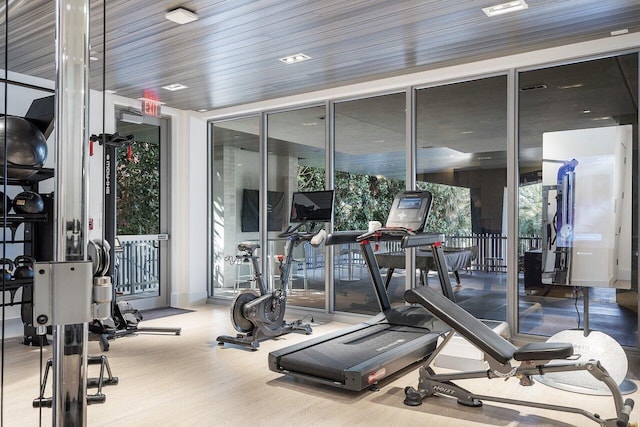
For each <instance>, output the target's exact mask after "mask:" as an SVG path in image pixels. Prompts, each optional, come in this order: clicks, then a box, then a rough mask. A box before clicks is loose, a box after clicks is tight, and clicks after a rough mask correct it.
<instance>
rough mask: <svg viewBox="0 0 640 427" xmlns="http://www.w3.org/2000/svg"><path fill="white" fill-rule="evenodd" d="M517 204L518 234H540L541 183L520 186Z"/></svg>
mask: <svg viewBox="0 0 640 427" xmlns="http://www.w3.org/2000/svg"><path fill="white" fill-rule="evenodd" d="M518 204H519V208H520V209H519V211H518V231H519V233H520V236H540V235H541V234H542V184H541V183H537V184H530V185H523V186H520V192H519V195H518Z"/></svg>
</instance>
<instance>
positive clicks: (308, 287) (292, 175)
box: [266, 106, 326, 309]
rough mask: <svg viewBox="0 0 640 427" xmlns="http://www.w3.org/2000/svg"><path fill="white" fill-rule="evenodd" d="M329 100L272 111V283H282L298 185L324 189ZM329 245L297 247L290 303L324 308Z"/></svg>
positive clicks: (268, 253)
mask: <svg viewBox="0 0 640 427" xmlns="http://www.w3.org/2000/svg"><path fill="white" fill-rule="evenodd" d="M325 116H326V112H325V108H324V106H318V107H310V108H302V109H299V110H292V111H285V112H281V113H272V114H269V115H268V140H267V152H268V158H267V162H268V163H267V170H268V172H267V174H268V180H267V182H268V190H269V195H270V196H271V197H272V200H271V201H270V203H269V204H268V217H267V221H268V222H269V224H271V225H272V226H271V227H269V234H268V240H269V243H268V247H267V251H266V256H267V257H268V258H269V260H270V262H269V263H268V268H269V271H268V279H269V284H270V286H271V287H274V286H275V287H278V286H280V269H281V265H280V264H281V256H282V255H284V254H285V253H286V251H285V244H286V243H287V239H286V238H280V237H278V234H279V233H281V232H283V231H284V230H285V229H286V228H287V226H288V225H289V219H290V212H289V209H290V207H291V206H292V196H293V193H294V192H297V191H319V190H324V189H325ZM324 253H325V251H324V245H320V246H319V247H313V246H312V245H311V244H309V242H302V243H300V244H299V245H298V246H296V247H295V248H294V251H293V263H292V265H291V269H290V274H289V282H288V288H289V292H288V294H287V303H288V304H289V305H297V306H303V307H314V308H321V309H324V307H325V269H324Z"/></svg>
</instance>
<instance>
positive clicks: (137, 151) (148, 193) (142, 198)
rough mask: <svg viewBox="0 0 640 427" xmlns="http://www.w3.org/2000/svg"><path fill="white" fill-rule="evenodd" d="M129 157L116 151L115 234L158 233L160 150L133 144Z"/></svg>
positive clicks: (149, 145) (151, 146) (142, 144)
mask: <svg viewBox="0 0 640 427" xmlns="http://www.w3.org/2000/svg"><path fill="white" fill-rule="evenodd" d="M132 154H133V155H132V157H131V159H130V160H129V159H127V150H126V149H122V150H119V151H118V164H117V168H116V179H117V184H118V185H117V192H116V206H117V215H116V216H117V233H118V234H123V235H126V234H133V235H135V234H157V233H158V232H159V231H160V209H159V207H160V175H159V160H160V147H159V146H158V144H151V143H147V142H135V143H134V144H133V147H132Z"/></svg>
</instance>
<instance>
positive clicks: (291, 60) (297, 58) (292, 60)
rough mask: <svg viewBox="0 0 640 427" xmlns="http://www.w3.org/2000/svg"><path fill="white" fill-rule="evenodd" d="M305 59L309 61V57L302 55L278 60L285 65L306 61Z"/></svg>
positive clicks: (297, 54) (298, 54)
mask: <svg viewBox="0 0 640 427" xmlns="http://www.w3.org/2000/svg"><path fill="white" fill-rule="evenodd" d="M307 59H311V57H310V56H309V55H305V54H304V53H296V54H295V55H289V56H285V57H284V58H280V61H282V62H284V63H285V64H295V63H296V62H302V61H306V60H307Z"/></svg>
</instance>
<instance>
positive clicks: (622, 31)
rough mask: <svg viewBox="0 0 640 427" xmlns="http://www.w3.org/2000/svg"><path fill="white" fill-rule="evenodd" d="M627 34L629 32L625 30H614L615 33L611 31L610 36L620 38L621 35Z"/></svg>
mask: <svg viewBox="0 0 640 427" xmlns="http://www.w3.org/2000/svg"><path fill="white" fill-rule="evenodd" d="M628 32H629V30H627V29H626V28H625V29H623V30H616V31H611V35H612V36H621V35H623V34H627V33H628Z"/></svg>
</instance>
